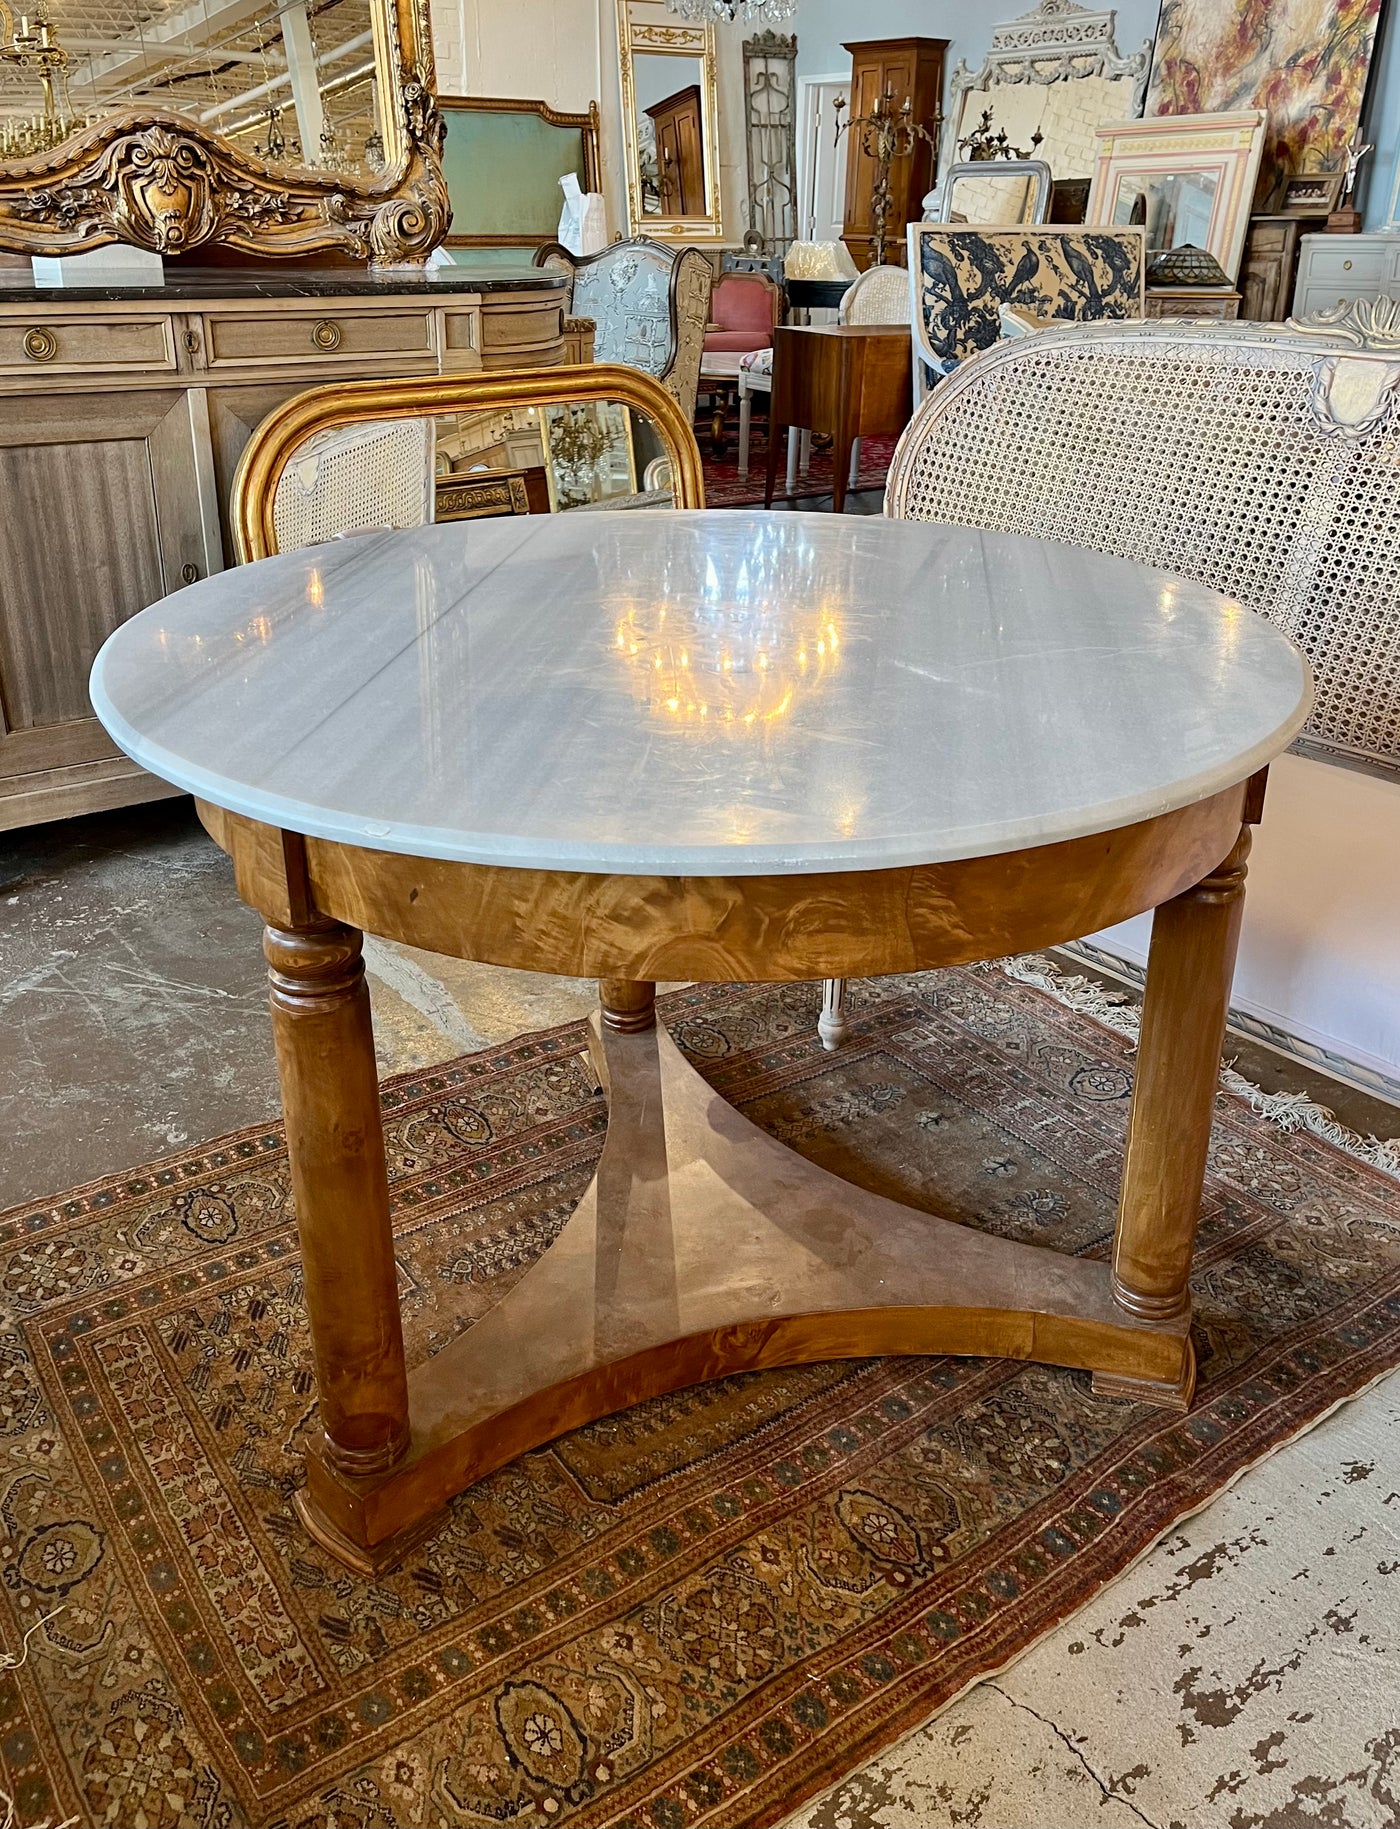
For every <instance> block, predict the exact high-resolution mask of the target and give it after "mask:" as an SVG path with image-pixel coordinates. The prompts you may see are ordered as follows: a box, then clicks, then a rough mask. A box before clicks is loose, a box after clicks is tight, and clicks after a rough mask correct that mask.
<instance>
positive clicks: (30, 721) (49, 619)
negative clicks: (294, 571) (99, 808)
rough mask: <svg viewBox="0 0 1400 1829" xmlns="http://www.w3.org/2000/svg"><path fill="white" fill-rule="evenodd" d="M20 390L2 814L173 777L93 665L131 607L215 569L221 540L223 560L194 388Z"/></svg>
mask: <svg viewBox="0 0 1400 1829" xmlns="http://www.w3.org/2000/svg"><path fill="white" fill-rule="evenodd" d="M11 404H13V411H10V410H7V412H6V413H5V415H4V418H3V424H0V500H3V501H4V502H5V504H6V512H5V514H4V515H3V516H0V829H5V828H7V827H11V826H16V825H27V824H29V823H30V822H31V821H33V820H34V819H36V818H58V817H62V815H63V813H64V811H66V810H67V806H68V805H69V804H72V806H73V810H74V811H77V810H83V811H87V810H89V809H90V808H91V807H92V806H93V804H94V802H95V803H96V804H98V805H108V806H119V805H122V804H124V803H125V802H127V801H130V800H144V799H149V798H150V797H151V794H152V792H153V789H154V791H156V792H159V791H160V790H159V789H158V788H154V784H153V783H152V781H151V779H150V777H149V776H148V775H146V774H145V773H144V772H143V771H142V770H140V769H138V768H137V767H136V766H135V764H134V763H132V762H130V761H128V760H127V759H126V758H125V757H124V756H122V755H121V754H120V752H119V751H118V750H117V749H116V747H115V745H114V744H113V743H112V742H111V740H110V738H109V737H108V736H107V734H106V732H105V731H104V730H103V729H102V727H101V725H100V724H99V723H98V722H97V719H96V718H95V717H94V716H93V713H92V706H91V704H90V703H89V701H88V691H87V682H88V674H89V672H90V670H91V668H92V660H93V656H94V655H95V654H96V652H97V650H98V648H99V647H100V646H101V645H102V643H103V641H104V640H105V639H106V638H107V636H108V635H109V634H110V633H111V632H112V630H113V629H115V628H116V627H118V625H119V624H121V623H122V622H124V621H125V620H126V619H127V617H128V616H134V615H135V614H136V612H137V611H138V610H140V609H144V608H145V606H146V605H147V604H149V603H153V602H154V601H155V600H156V599H157V598H160V597H163V596H165V595H166V594H167V593H168V592H170V591H172V590H177V589H178V588H179V587H180V585H181V583H183V582H185V581H186V578H187V577H194V576H199V577H202V576H204V575H205V573H206V572H207V571H208V570H209V569H210V555H211V553H212V555H213V563H214V566H215V567H217V565H218V563H219V560H220V548H219V538H218V520H217V505H216V503H215V500H214V489H213V480H212V477H213V469H212V464H211V462H210V459H209V455H208V438H207V433H206V435H205V436H204V438H203V440H202V446H203V448H202V449H201V448H200V446H201V440H200V439H199V437H198V436H197V434H198V430H199V416H200V411H202V408H203V401H202V399H200V398H199V397H198V394H197V391H196V392H195V393H186V392H185V391H184V390H180V391H178V392H161V393H126V394H105V395H97V396H94V397H93V398H92V399H90V400H85V401H83V402H82V404H81V407H80V408H79V407H78V403H76V402H74V401H71V400H67V399H64V398H62V397H58V398H53V397H50V398H48V399H34V398H29V399H22V400H19V401H15V402H13V403H9V402H7V408H9V407H10V406H11ZM75 408H77V410H75ZM196 408H198V409H199V410H198V411H196V410H195V409H196ZM211 514H212V515H213V517H214V518H213V520H212V524H211V523H210V520H209V516H210V515H211ZM187 568H188V569H187ZM79 799H81V802H82V805H81V808H79V806H78V804H77V802H78V800H79Z"/></svg>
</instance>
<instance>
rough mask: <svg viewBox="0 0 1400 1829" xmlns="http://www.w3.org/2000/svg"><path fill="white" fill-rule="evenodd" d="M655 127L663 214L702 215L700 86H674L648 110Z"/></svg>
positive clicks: (702, 179)
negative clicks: (672, 91)
mask: <svg viewBox="0 0 1400 1829" xmlns="http://www.w3.org/2000/svg"><path fill="white" fill-rule="evenodd" d="M647 113H648V114H649V115H650V116H651V120H652V124H653V125H654V126H655V128H656V172H657V184H658V187H659V189H660V191H661V214H662V215H663V216H703V215H704V214H705V156H704V153H703V151H702V147H703V145H704V142H703V140H702V138H701V127H700V85H699V84H698V83H691V85H690V86H689V88H687V89H677V91H676V93H675V94H674V95H668V96H667V97H666V99H665V100H664V101H660V102H653V103H652V105H651V107H650V108H648V109H647Z"/></svg>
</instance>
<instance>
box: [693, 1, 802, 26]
mask: <svg viewBox="0 0 1400 1829" xmlns="http://www.w3.org/2000/svg"><path fill="white" fill-rule="evenodd" d="M666 4H667V6H668V7H669V8H670V9H671V11H672V12H673V13H679V14H680V16H681V18H682V19H697V20H708V19H717V20H719V21H720V23H721V24H723V25H733V24H735V23H736V21H737V22H738V23H739V24H741V25H777V24H778V23H779V22H780V21H782V20H784V19H791V18H792V16H793V14H794V13H795V12H796V11H797V0H666Z"/></svg>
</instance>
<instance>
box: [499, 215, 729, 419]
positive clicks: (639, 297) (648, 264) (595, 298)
mask: <svg viewBox="0 0 1400 1829" xmlns="http://www.w3.org/2000/svg"><path fill="white" fill-rule="evenodd" d="M535 265H536V266H541V267H554V268H558V269H560V270H562V271H564V272H567V273H570V274H572V276H573V287H572V291H571V295H570V302H569V311H570V314H571V315H572V316H573V317H579V318H590V319H591V320H592V322H593V324H594V326H595V333H594V343H593V354H594V358H595V360H597V361H599V362H625V363H627V364H628V365H629V366H630V367H633V368H639V369H641V370H642V372H643V373H644V374H648V375H654V376H655V377H656V379H657V380H658V381H660V382H662V383H663V384H664V386H665V387H666V388H667V389H668V391H669V392H670V393H671V394H672V395H674V397H675V399H676V401H677V402H678V403H679V405H680V408H681V410H682V412H684V413H686V414H687V415H688V416H690V417H692V418H693V417H694V414H695V395H696V392H697V390H698V388H699V385H700V361H701V358H702V356H703V355H704V348H705V326H706V324H707V323H708V322H709V316H710V292H711V289H712V287H713V285H714V269H713V268H712V267H711V265H710V263H709V261H708V260H707V259H706V258H705V256H704V255H703V254H702V253H701V252H700V250H699V248H671V247H667V246H665V245H664V243H662V242H659V241H651V240H649V239H648V238H647V237H646V236H645V235H638V236H634V237H633V239H632V240H631V241H615V242H614V243H613V244H612V246H611V247H607V248H604V249H603V250H602V252H601V253H599V254H585V255H582V256H579V255H574V254H571V253H570V252H569V250H568V249H567V248H566V247H564V246H563V245H562V244H561V243H559V242H557V241H556V242H550V243H548V244H547V245H546V246H545V247H542V248H539V249H537V250H536V253H535Z"/></svg>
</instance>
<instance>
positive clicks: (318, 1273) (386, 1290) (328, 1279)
mask: <svg viewBox="0 0 1400 1829" xmlns="http://www.w3.org/2000/svg"><path fill="white" fill-rule="evenodd" d="M263 950H264V951H265V952H266V954H267V962H268V978H269V981H270V983H271V990H272V1030H273V1035H274V1038H275V1040H276V1043H277V1065H278V1070H279V1072H280V1074H281V1080H282V1109H283V1111H284V1113H285V1114H286V1120H287V1154H288V1157H289V1159H290V1163H291V1172H292V1192H293V1194H294V1195H295V1198H296V1208H297V1230H298V1232H299V1234H300V1236H301V1249H302V1261H303V1264H304V1267H305V1284H306V1312H307V1317H308V1319H309V1320H310V1323H311V1342H312V1349H313V1352H314V1354H315V1360H316V1383H317V1387H318V1391H319V1395H320V1404H321V1425H322V1428H323V1429H324V1431H325V1444H324V1454H325V1458H326V1460H327V1461H328V1462H329V1464H330V1466H331V1467H333V1468H334V1469H335V1470H336V1471H337V1472H339V1473H342V1474H346V1475H351V1476H359V1475H364V1474H372V1473H380V1472H383V1471H384V1470H385V1469H387V1468H390V1467H392V1466H393V1465H394V1463H395V1462H396V1461H397V1460H398V1459H399V1458H400V1456H401V1455H402V1454H403V1453H404V1451H405V1449H406V1448H407V1447H408V1382H407V1376H406V1373H405V1370H404V1357H403V1325H402V1321H401V1319H400V1316H399V1297H398V1287H397V1275H396V1272H395V1268H394V1247H393V1239H392V1236H391V1233H390V1227H389V1184H388V1177H387V1175H386V1172H385V1166H384V1133H383V1128H382V1124H381V1119H380V1111H379V1079H378V1075H377V1073H376V1071H375V1064H374V1036H373V1033H372V1031H371V1028H370V1014H369V993H368V992H367V991H366V989H365V968H364V962H363V960H362V959H361V957H360V935H359V934H358V932H357V931H356V930H355V929H354V928H353V927H342V926H341V925H340V923H339V922H335V921H327V922H325V923H323V924H319V925H317V926H315V927H308V928H300V929H289V928H280V927H271V926H270V927H268V928H267V929H266V931H265V933H264V936H263Z"/></svg>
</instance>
